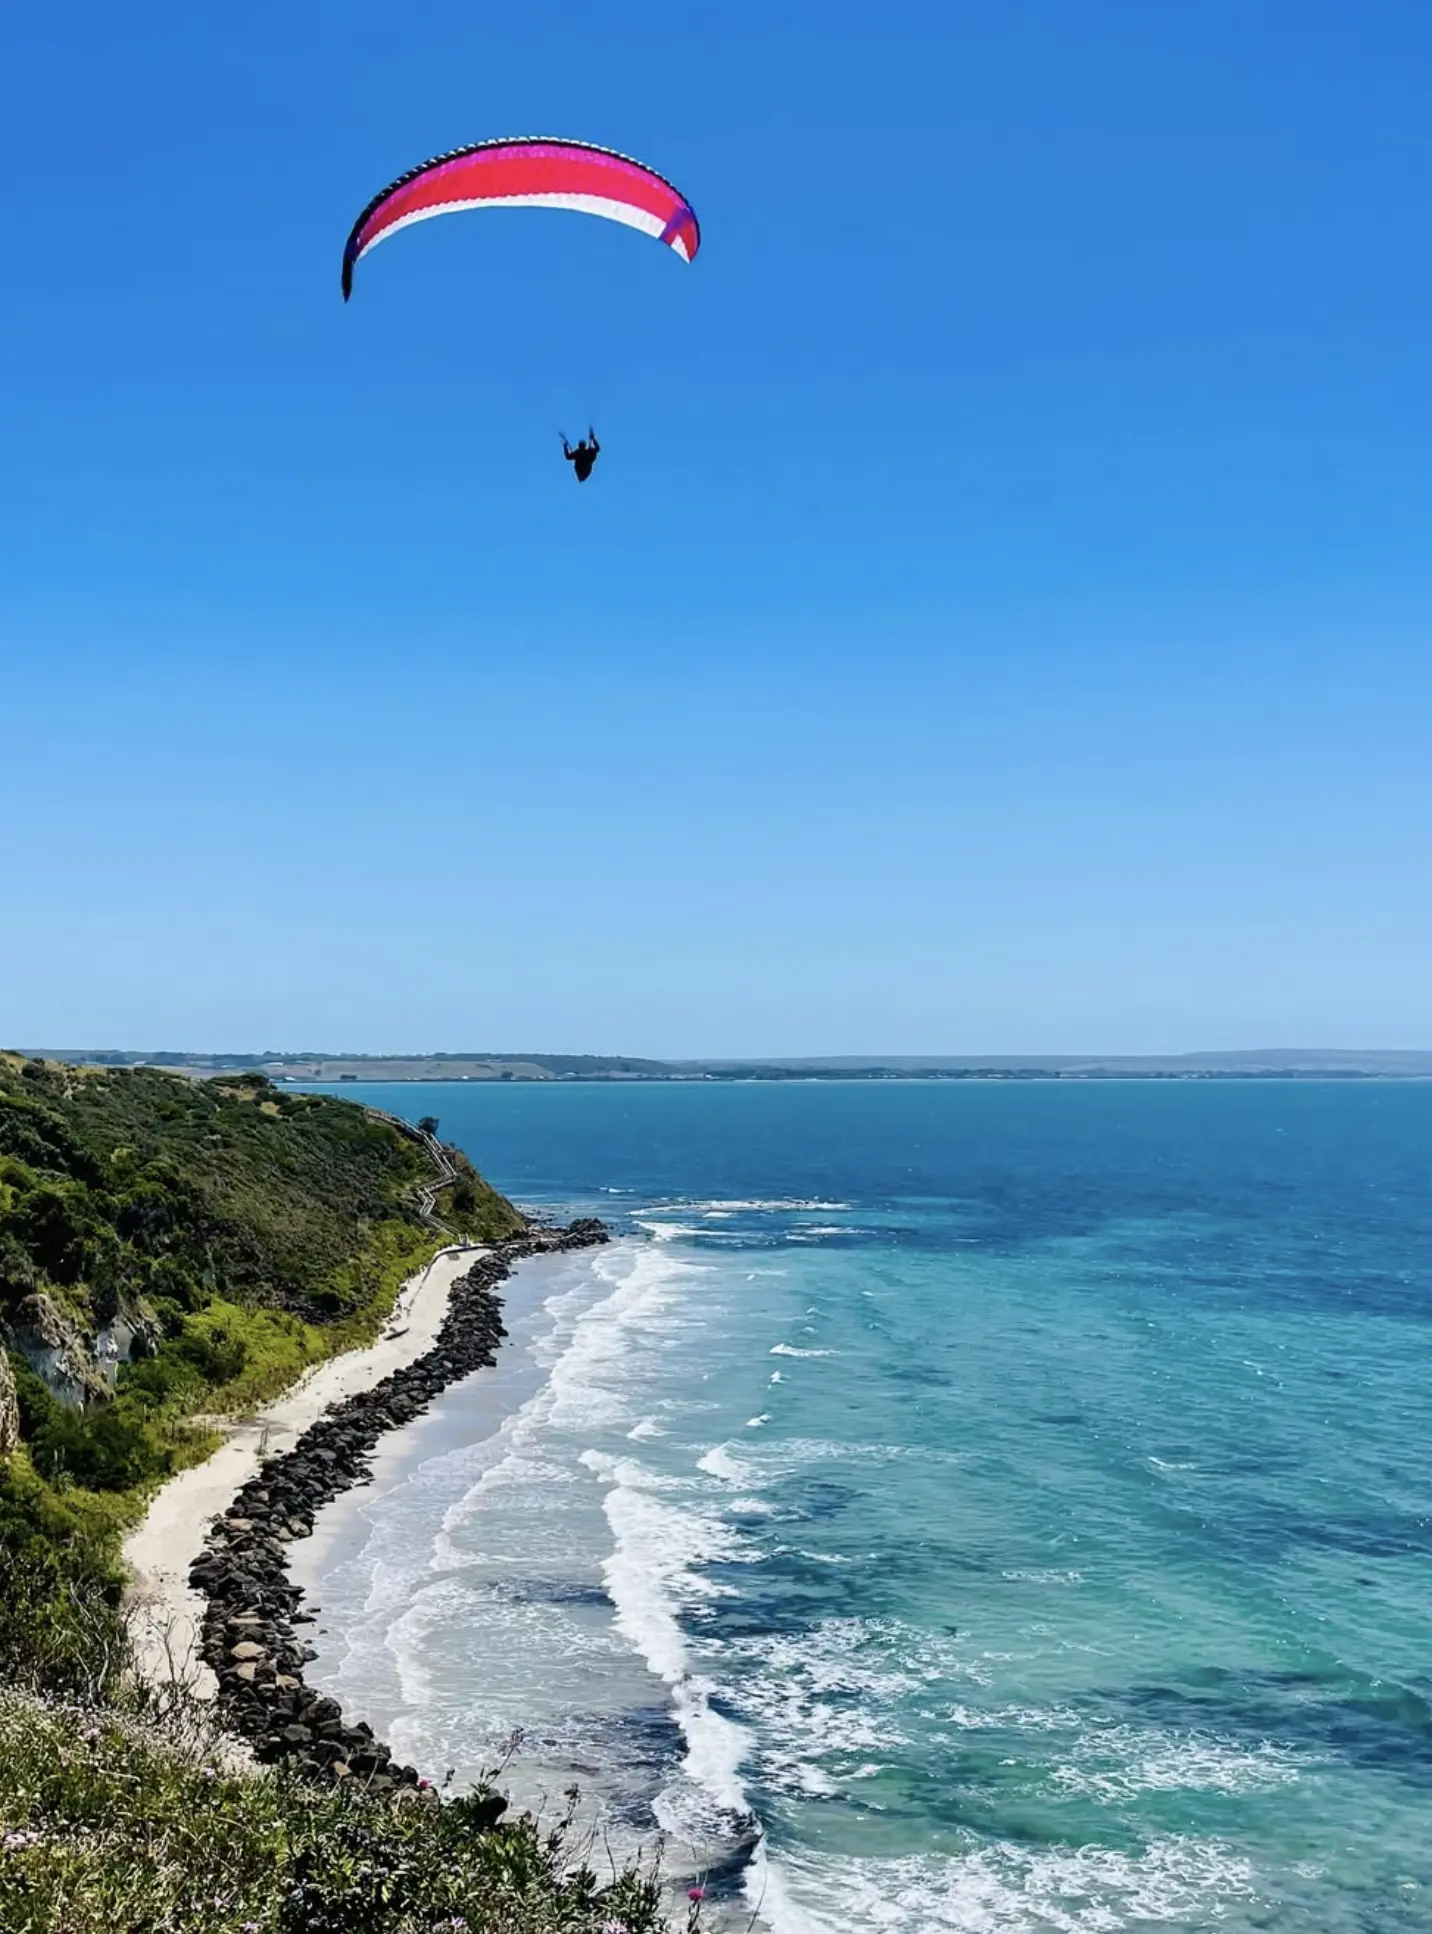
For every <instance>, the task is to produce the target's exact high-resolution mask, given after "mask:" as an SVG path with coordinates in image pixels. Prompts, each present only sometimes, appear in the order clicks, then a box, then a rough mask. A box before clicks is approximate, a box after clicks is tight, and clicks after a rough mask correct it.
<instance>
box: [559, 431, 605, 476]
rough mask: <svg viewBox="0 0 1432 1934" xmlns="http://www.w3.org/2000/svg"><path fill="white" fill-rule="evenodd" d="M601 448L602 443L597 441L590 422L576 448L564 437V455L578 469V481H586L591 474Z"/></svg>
mask: <svg viewBox="0 0 1432 1934" xmlns="http://www.w3.org/2000/svg"><path fill="white" fill-rule="evenodd" d="M601 448H602V446H601V444H600V443H598V442H597V433H596V431H595V430H594V429H593V428H592V427H591V425H590V424H588V426H587V434H586V435H585V436H584V437H583V438H582V439H581V441H580V442H579V443H578V445H577V447H576V449H575V450H574V449H573V448H572V446H571V444H570V443H568V441H567V439H566V437H565V436H563V437H562V455H563V456H564V457H565V458H566V459H567V461H568V463H570V464H571V466H572V468H573V469H574V470H575V471H576V473H577V482H578V483H585V482H586V481H587V479H588V477H590V476H591V474H592V465H593V464H594V463H595V462H596V460H597V458H598V456H599V455H600V453H601Z"/></svg>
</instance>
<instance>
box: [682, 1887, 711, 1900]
mask: <svg viewBox="0 0 1432 1934" xmlns="http://www.w3.org/2000/svg"><path fill="white" fill-rule="evenodd" d="M686 1898H687V1899H688V1900H705V1898H706V1889H705V1888H704V1887H688V1888H687V1890H686Z"/></svg>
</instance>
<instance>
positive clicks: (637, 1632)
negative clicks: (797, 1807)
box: [581, 1447, 753, 1839]
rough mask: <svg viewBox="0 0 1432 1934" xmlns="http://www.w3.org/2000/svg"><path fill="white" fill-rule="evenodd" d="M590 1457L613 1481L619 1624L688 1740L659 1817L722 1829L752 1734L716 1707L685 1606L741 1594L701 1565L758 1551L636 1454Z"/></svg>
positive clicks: (693, 1827) (683, 1827) (738, 1800)
mask: <svg viewBox="0 0 1432 1934" xmlns="http://www.w3.org/2000/svg"><path fill="white" fill-rule="evenodd" d="M718 1448H719V1447H718ZM710 1455H711V1453H708V1456H710ZM581 1461H582V1463H583V1464H584V1465H585V1466H586V1467H587V1468H588V1469H589V1470H590V1471H592V1472H593V1473H595V1475H596V1476H597V1477H598V1478H599V1479H600V1480H601V1481H602V1483H604V1484H605V1485H606V1486H607V1491H606V1497H605V1500H604V1505H605V1510H606V1515H607V1522H608V1524H609V1525H610V1527H611V1531H612V1535H613V1539H614V1549H613V1550H612V1552H611V1555H610V1556H609V1557H608V1558H607V1559H606V1561H605V1563H604V1564H603V1567H602V1574H603V1578H604V1580H605V1582H606V1587H607V1592H608V1594H609V1596H610V1598H611V1600H612V1603H613V1605H614V1606H615V1607H616V1623H617V1629H618V1630H619V1631H620V1632H621V1633H622V1634H623V1636H624V1637H625V1638H626V1639H627V1640H628V1641H629V1642H630V1643H631V1644H632V1645H633V1646H634V1647H635V1648H636V1650H637V1652H638V1653H639V1654H640V1656H641V1657H642V1659H643V1660H644V1661H645V1663H646V1665H647V1668H648V1669H649V1670H650V1671H651V1672H653V1673H654V1674H655V1675H656V1677H657V1678H659V1679H661V1680H662V1681H663V1682H664V1683H665V1684H666V1685H667V1686H668V1687H669V1688H670V1691H671V1702H672V1713H673V1716H674V1717H675V1719H676V1723H677V1725H678V1726H679V1728H680V1730H681V1734H682V1738H683V1741H684V1743H685V1748H686V1756H685V1759H684V1762H683V1765H682V1771H681V1777H680V1779H679V1780H678V1781H676V1782H675V1783H674V1784H673V1785H671V1786H669V1787H668V1788H666V1789H665V1790H664V1791H663V1792H662V1793H661V1794H660V1795H659V1796H658V1798H657V1800H656V1802H655V1811H656V1816H657V1819H658V1821H659V1823H660V1824H661V1826H662V1827H663V1828H664V1829H665V1830H666V1831H667V1832H670V1833H679V1834H682V1835H683V1836H685V1837H687V1838H692V1839H697V1838H700V1837H702V1836H704V1835H707V1834H710V1833H711V1832H712V1831H713V1830H718V1829H719V1824H720V1816H721V1815H723V1814H725V1815H730V1814H737V1813H744V1812H745V1811H746V1809H747V1804H748V1803H747V1800H746V1794H745V1789H744V1787H743V1786H742V1784H741V1779H740V1768H741V1765H742V1763H743V1761H744V1760H745V1759H746V1757H747V1756H748V1753H749V1750H750V1738H749V1735H748V1734H747V1732H746V1730H745V1729H744V1727H741V1726H739V1725H737V1724H736V1723H735V1721H734V1720H731V1719H727V1718H726V1717H724V1716H723V1715H722V1714H720V1713H716V1712H713V1711H712V1709H711V1704H710V1699H711V1694H712V1693H713V1691H714V1690H715V1687H714V1686H713V1685H712V1684H711V1682H710V1681H709V1680H707V1679H704V1678H702V1677H700V1676H699V1675H697V1674H695V1673H693V1671H692V1669H691V1660H690V1656H689V1653H688V1649H687V1644H686V1639H685V1636H684V1634H683V1631H682V1627H681V1613H682V1611H683V1610H684V1609H686V1608H688V1607H690V1606H693V1605H696V1604H699V1603H700V1602H701V1601H703V1600H708V1601H709V1600H710V1599H712V1598H716V1597H725V1596H733V1595H734V1594H733V1592H732V1590H731V1588H730V1587H729V1586H725V1585H721V1584H718V1583H716V1582H715V1581H713V1580H711V1579H709V1578H707V1577H706V1576H705V1575H704V1574H703V1573H702V1572H700V1571H699V1570H697V1569H696V1567H697V1566H698V1565H701V1564H703V1563H711V1562H712V1561H717V1560H724V1561H727V1562H738V1563H739V1562H748V1561H749V1560H750V1559H751V1557H752V1556H753V1554H752V1553H751V1552H750V1551H748V1550H747V1548H746V1546H745V1545H744V1544H743V1542H742V1540H741V1539H740V1537H739V1536H738V1534H737V1533H736V1532H735V1531H734V1530H733V1528H732V1527H731V1526H730V1525H729V1524H727V1523H726V1522H725V1521H724V1519H722V1518H720V1517H718V1516H716V1515H714V1514H713V1513H709V1512H703V1511H700V1510H697V1509H693V1508H692V1507H691V1506H690V1505H689V1504H686V1503H682V1504H677V1503H675V1502H673V1501H672V1500H671V1499H670V1498H669V1497H664V1496H660V1495H658V1492H659V1491H660V1490H661V1489H662V1488H663V1481H662V1480H661V1479H660V1478H659V1477H657V1476H656V1474H655V1473H653V1472H652V1471H650V1470H649V1469H648V1468H647V1467H646V1466H644V1465H642V1464H639V1463H638V1462H637V1461H636V1460H635V1459H633V1458H612V1457H609V1456H606V1455H605V1454H604V1453H602V1452H600V1451H595V1450H588V1451H585V1452H583V1454H582V1460H581Z"/></svg>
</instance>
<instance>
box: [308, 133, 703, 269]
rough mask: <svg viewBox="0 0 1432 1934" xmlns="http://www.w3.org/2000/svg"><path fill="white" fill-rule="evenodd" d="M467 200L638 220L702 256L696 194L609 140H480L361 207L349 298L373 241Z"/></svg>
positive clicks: (350, 257) (680, 249) (347, 258)
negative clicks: (689, 195) (593, 143)
mask: <svg viewBox="0 0 1432 1934" xmlns="http://www.w3.org/2000/svg"><path fill="white" fill-rule="evenodd" d="M465 208H573V209H576V210H578V211H579V212H580V213H582V214H587V215H602V216H605V217H606V219H607V220H608V221H614V222H624V223H625V224H626V225H627V227H629V228H639V229H641V230H642V231H643V232H644V233H645V234H647V235H652V236H655V238H656V239H657V240H658V241H660V242H665V243H666V245H667V246H668V247H669V248H671V249H674V250H675V252H676V253H677V254H678V255H679V256H680V257H681V259H682V260H683V261H684V262H692V261H694V260H695V259H696V251H697V249H698V248H700V246H701V229H700V226H699V224H698V223H697V220H696V215H695V212H694V211H693V209H692V207H691V204H690V202H688V201H687V199H686V197H685V196H684V195H683V194H681V193H680V191H679V190H678V189H676V188H673V187H672V185H671V183H670V182H669V181H667V180H666V179H665V178H664V177H663V176H661V175H658V174H655V173H653V171H652V170H651V169H650V168H647V167H644V166H643V164H642V163H641V162H639V161H633V160H631V158H630V157H629V156H627V155H624V154H617V153H615V152H614V151H613V150H612V149H610V148H593V147H589V146H588V145H587V144H586V143H585V142H582V141H556V140H547V139H544V138H541V137H530V138H523V139H521V140H516V141H481V142H479V143H478V144H477V145H476V146H475V147H471V148H458V149H456V150H455V151H454V152H453V153H452V154H443V155H438V156H437V157H436V159H434V160H432V161H425V162H424V163H423V164H422V166H421V167H420V168H413V169H410V170H409V172H408V173H407V174H405V175H400V176H399V178H398V179H397V180H396V181H395V182H393V183H392V184H391V185H390V186H389V187H387V188H385V189H384V190H383V192H382V194H381V195H375V196H374V198H373V200H372V201H370V202H369V204H368V206H367V207H366V208H365V209H364V210H363V213H362V214H361V215H360V216H359V217H358V219H357V221H356V222H355V223H354V224H353V232H352V233H351V234H350V235H349V237H348V246H347V247H346V248H345V249H344V251H343V300H344V301H345V302H346V301H347V300H348V297H349V296H350V294H351V293H352V290H353V269H354V265H355V264H356V263H357V262H358V260H359V259H360V257H362V256H364V255H366V254H367V252H368V250H369V249H370V248H375V247H376V246H377V244H378V243H379V242H381V241H384V240H385V239H386V238H387V237H388V236H389V235H396V234H397V232H398V230H399V229H400V228H407V227H408V226H409V225H410V224H411V223H413V222H425V221H427V220H428V219H429V217H430V216H433V215H451V214H456V213H457V212H458V211H459V210H461V209H465Z"/></svg>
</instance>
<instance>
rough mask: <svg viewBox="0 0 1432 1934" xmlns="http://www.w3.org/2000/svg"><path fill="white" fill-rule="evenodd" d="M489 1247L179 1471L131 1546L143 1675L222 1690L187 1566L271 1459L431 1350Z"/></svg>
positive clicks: (434, 1272)
mask: <svg viewBox="0 0 1432 1934" xmlns="http://www.w3.org/2000/svg"><path fill="white" fill-rule="evenodd" d="M483 1253H484V1251H483V1249H482V1248H481V1247H480V1246H478V1245H476V1244H462V1245H457V1246H454V1247H451V1248H448V1249H444V1250H442V1251H440V1252H439V1254H438V1255H437V1256H435V1257H434V1258H433V1260H432V1261H431V1262H430V1263H429V1264H428V1265H427V1267H426V1268H425V1269H423V1270H422V1271H420V1272H419V1273H418V1274H417V1275H415V1276H412V1277H410V1278H409V1280H408V1281H407V1282H406V1283H405V1284H404V1285H403V1287H402V1289H401V1290H400V1292H399V1294H398V1298H397V1301H396V1302H395V1304H394V1306H393V1312H392V1315H391V1316H390V1318H389V1319H388V1322H387V1324H386V1325H385V1328H384V1331H383V1334H382V1336H380V1337H379V1338H378V1340H377V1341H376V1342H375V1343H372V1344H370V1345H369V1346H368V1347H367V1348H366V1349H362V1350H350V1351H347V1352H346V1353H345V1354H344V1355H342V1356H336V1357H331V1358H329V1359H328V1361H326V1362H324V1363H319V1364H315V1365H314V1367H313V1368H312V1369H311V1370H310V1371H308V1372H307V1373H306V1375H304V1376H303V1377H302V1378H301V1379H300V1380H299V1382H298V1383H296V1384H295V1385H294V1386H293V1388H292V1389H291V1390H289V1391H287V1392H286V1393H285V1394H284V1395H283V1396H282V1397H279V1398H277V1399H276V1400H275V1401H274V1402H273V1403H271V1404H266V1405H265V1406H264V1407H263V1408H262V1409H261V1410H258V1411H256V1412H255V1413H254V1414H253V1415H252V1416H251V1417H247V1418H244V1419H242V1420H239V1421H235V1423H234V1424H233V1425H232V1427H231V1428H230V1429H229V1430H228V1432H227V1435H226V1437H225V1441H224V1442H223V1443H222V1444H221V1445H220V1447H219V1448H218V1450H216V1451H215V1452H214V1454H213V1456H212V1457H209V1458H207V1459H206V1460H205V1461H204V1462H203V1463H202V1464H196V1465H195V1466H194V1467H193V1468H192V1469H190V1470H187V1471H181V1472H180V1473H179V1474H178V1476H176V1477H174V1478H171V1479H170V1481H169V1482H168V1483H167V1484H165V1485H164V1486H163V1487H162V1488H161V1489H160V1490H159V1491H158V1492H157V1493H156V1494H155V1497H154V1500H153V1502H152V1503H151V1504H150V1507H149V1509H148V1511H147V1512H146V1513H145V1515H144V1518H143V1521H142V1522H141V1523H140V1524H139V1525H137V1526H136V1527H135V1529H134V1531H133V1532H132V1533H131V1534H130V1536H129V1537H128V1538H127V1539H126V1540H125V1545H124V1557H125V1562H126V1564H127V1565H128V1567H129V1569H130V1572H131V1574H132V1583H131V1586H130V1594H129V1602H130V1605H131V1607H132V1612H133V1620H132V1631H133V1636H134V1643H135V1652H136V1659H137V1664H138V1669H139V1672H140V1675H141V1676H142V1677H143V1678H144V1679H146V1680H148V1681H149V1682H150V1683H153V1684H167V1683H169V1682H170V1681H171V1680H176V1679H177V1680H179V1681H180V1682H181V1683H183V1684H185V1685H187V1686H188V1687H189V1688H190V1689H191V1690H193V1691H195V1692H197V1693H198V1694H199V1695H200V1696H201V1697H204V1698H212V1697H213V1696H214V1695H215V1693H216V1692H217V1690H218V1687H217V1684H216V1681H215V1679H214V1675H213V1673H212V1672H211V1671H210V1669H209V1667H208V1666H207V1665H205V1664H204V1662H203V1661H202V1660H201V1659H200V1657H199V1655H198V1635H199V1629H200V1623H201V1620H202V1618H203V1612H204V1604H203V1600H202V1599H201V1598H200V1596H199V1594H198V1593H197V1592H195V1591H193V1590H192V1589H191V1588H190V1585H189V1568H190V1566H191V1565H192V1564H193V1562H194V1560H195V1559H196V1558H197V1557H198V1556H199V1553H200V1551H201V1550H202V1549H203V1545H204V1538H205V1534H206V1532H207V1531H208V1528H209V1525H210V1524H211V1523H212V1522H213V1520H214V1519H215V1518H216V1517H218V1516H219V1515H220V1514H221V1513H222V1512H223V1511H224V1510H225V1509H226V1507H227V1506H228V1504H229V1502H230V1500H231V1499H232V1498H233V1496H234V1494H235V1492H236V1491H238V1490H239V1489H240V1487H241V1486H242V1485H244V1484H245V1483H247V1482H248V1480H249V1479H250V1478H251V1477H252V1476H253V1475H254V1473H255V1472H256V1471H257V1470H258V1468H259V1465H260V1463H261V1461H262V1460H263V1459H264V1458H265V1457H268V1456H272V1455H275V1454H277V1453H280V1452H283V1451H286V1450H290V1449H292V1447H293V1445H294V1444H295V1443H296V1442H297V1441H298V1439H299V1438H300V1437H301V1436H302V1434H303V1433H304V1431H306V1430H307V1429H308V1428H309V1427H310V1426H311V1425H312V1424H315V1423H316V1422H317V1421H318V1419H319V1418H320V1417H321V1416H323V1414H324V1413H325V1411H327V1410H328V1409H329V1408H330V1407H331V1406H332V1405H333V1404H335V1403H337V1402H339V1401H340V1400H341V1399H342V1398H344V1397H351V1396H355V1395H357V1394H358V1393H359V1392H360V1391H364V1390H369V1389H371V1388H372V1387H373V1385H374V1384H376V1383H379V1382H381V1381H382V1379H383V1378H384V1377H386V1376H388V1375H390V1374H391V1372H393V1371H394V1370H400V1369H402V1368H403V1367H404V1366H405V1365H407V1364H409V1363H411V1362H413V1361H414V1360H415V1359H416V1358H417V1357H420V1356H422V1354H423V1353H424V1351H426V1350H428V1349H430V1348H431V1347H432V1344H433V1343H434V1341H435V1339H436V1337H437V1334H438V1331H439V1329H440V1328H441V1327H442V1322H443V1318H444V1316H445V1315H446V1313H447V1306H448V1297H449V1294H450V1292H451V1290H452V1286H453V1284H454V1282H455V1281H456V1280H457V1278H458V1277H459V1276H461V1275H462V1274H463V1273H464V1271H465V1270H467V1269H470V1268H471V1266H472V1264H473V1261H474V1260H475V1259H476V1257H478V1256H479V1255H482V1254H483Z"/></svg>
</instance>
